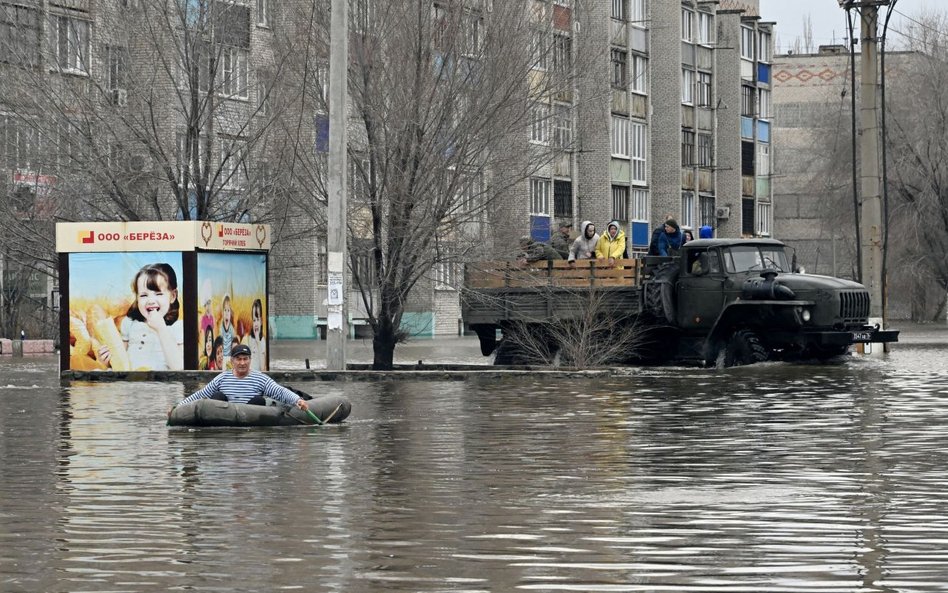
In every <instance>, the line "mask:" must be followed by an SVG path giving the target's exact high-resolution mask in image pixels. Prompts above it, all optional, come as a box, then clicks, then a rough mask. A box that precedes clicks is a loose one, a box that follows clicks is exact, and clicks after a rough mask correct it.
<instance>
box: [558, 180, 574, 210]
mask: <svg viewBox="0 0 948 593" xmlns="http://www.w3.org/2000/svg"><path fill="white" fill-rule="evenodd" d="M553 216H555V217H557V218H572V217H573V183H572V182H570V181H559V180H557V181H554V182H553Z"/></svg>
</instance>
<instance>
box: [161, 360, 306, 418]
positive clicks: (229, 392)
mask: <svg viewBox="0 0 948 593" xmlns="http://www.w3.org/2000/svg"><path fill="white" fill-rule="evenodd" d="M230 361H231V364H232V365H233V367H234V368H233V369H232V370H229V371H224V372H223V373H221V374H219V375H217V376H216V377H214V378H213V379H211V382H210V383H208V384H207V385H206V386H204V389H200V390H198V391H195V392H194V393H192V394H191V395H189V396H188V397H186V398H184V399H183V400H181V401H180V402H178V403H177V404H176V405H181V404H189V403H191V402H194V401H197V400H199V399H203V398H210V399H217V400H222V401H228V402H233V403H238V404H251V405H259V406H265V405H266V400H264V399H263V398H264V396H266V397H269V398H271V399H275V400H277V401H279V402H283V403H284V404H287V405H289V406H296V407H297V408H299V409H301V410H303V411H304V412H305V411H307V410H309V406H308V405H307V404H306V400H304V399H303V398H301V397H300V396H298V395H297V394H295V393H293V392H292V391H290V390H289V389H287V388H286V387H283V386H282V385H280V384H279V383H277V382H276V381H274V380H273V379H271V378H270V377H269V376H267V375H264V374H263V373H261V372H260V371H254V370H251V369H250V346H248V345H246V344H239V345H237V346H234V348H233V349H232V350H231V351H230ZM174 408H175V406H172V408H171V410H168V416H169V417H170V416H171V412H172V410H174Z"/></svg>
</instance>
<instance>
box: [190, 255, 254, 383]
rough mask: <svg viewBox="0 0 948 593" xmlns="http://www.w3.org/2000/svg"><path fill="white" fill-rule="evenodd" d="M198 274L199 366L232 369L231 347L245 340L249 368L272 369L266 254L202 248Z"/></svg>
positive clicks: (211, 368) (198, 262)
mask: <svg viewBox="0 0 948 593" xmlns="http://www.w3.org/2000/svg"><path fill="white" fill-rule="evenodd" d="M197 277H198V283H197V290H198V336H200V339H199V340H198V348H199V350H198V368H199V369H204V370H223V369H227V368H231V366H230V351H231V349H232V348H233V347H234V346H236V345H237V344H246V345H248V346H250V353H251V356H250V367H251V368H252V369H255V370H258V371H266V370H268V369H269V359H268V358H267V337H266V330H267V312H266V308H265V306H264V304H265V303H266V302H267V299H266V295H267V256H266V254H262V253H210V252H202V253H199V254H198V259H197Z"/></svg>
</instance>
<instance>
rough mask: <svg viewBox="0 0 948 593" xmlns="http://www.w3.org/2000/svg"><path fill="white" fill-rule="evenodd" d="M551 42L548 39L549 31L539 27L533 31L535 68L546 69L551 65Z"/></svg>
mask: <svg viewBox="0 0 948 593" xmlns="http://www.w3.org/2000/svg"><path fill="white" fill-rule="evenodd" d="M548 45H549V42H548V41H547V31H546V30H545V29H537V30H535V31H534V32H533V68H534V69H536V70H546V69H547V68H548V67H549V56H548V54H549V49H550V48H549V46H548Z"/></svg>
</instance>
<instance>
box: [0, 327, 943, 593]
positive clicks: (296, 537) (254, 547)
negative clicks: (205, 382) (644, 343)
mask: <svg viewBox="0 0 948 593" xmlns="http://www.w3.org/2000/svg"><path fill="white" fill-rule="evenodd" d="M938 335H939V339H940V340H942V341H941V342H940V343H937V344H932V343H929V341H928V340H926V339H916V340H914V341H913V340H911V339H908V338H909V336H906V338H907V339H906V340H905V341H904V342H903V344H900V345H899V346H897V347H896V348H895V349H894V350H893V352H891V353H890V354H889V355H887V356H886V357H884V358H877V359H867V358H851V359H848V360H846V361H844V362H841V363H838V364H833V365H822V366H816V365H812V366H807V365H789V364H777V363H768V364H763V365H756V366H752V367H745V368H736V369H724V370H715V369H710V370H708V369H693V368H662V369H632V370H630V371H629V373H628V376H624V377H619V378H615V377H614V378H608V379H603V378H598V379H596V378H557V377H550V376H541V375H534V376H530V377H521V378H510V379H503V380H497V379H491V380H487V379H480V380H471V381H450V382H448V381H445V382H417V381H390V382H381V383H364V382H353V383H298V384H294V385H295V386H297V387H301V388H303V389H306V390H308V391H310V392H313V393H342V394H345V395H346V396H348V397H349V398H350V399H351V400H352V403H353V412H352V415H351V416H350V417H349V419H348V420H347V421H346V422H345V423H343V424H342V425H335V426H329V427H321V428H312V427H302V426H300V427H286V428H269V429H255V430H237V429H197V430H189V429H181V428H174V429H169V428H168V427H166V426H165V422H164V420H165V412H166V410H167V409H168V407H169V406H170V405H171V404H172V403H174V402H175V401H177V400H178V399H180V398H181V397H183V396H184V395H185V394H186V393H188V392H189V391H190V390H191V389H193V388H195V387H197V385H184V384H180V383H171V384H161V383H105V384H89V383H86V384H78V383H77V384H72V385H68V386H60V384H59V380H58V377H57V375H56V370H55V360H53V359H52V358H42V359H9V358H6V359H3V360H0V453H2V458H0V591H3V592H30V593H32V592H65V591H83V592H98V593H101V592H117V591H123V592H124V591H182V590H184V591H202V592H204V591H208V592H213V591H279V590H302V591H319V592H322V591H326V592H329V591H332V592H346V593H375V592H378V593H382V592H386V593H387V592H424V593H429V592H430V593H435V592H448V591H451V592H464V593H474V592H515V591H550V592H552V591H581V592H624V591H647V592H654V591H658V592H665V591H669V592H693V591H721V592H755V593H759V592H806V591H820V592H836V591H840V592H842V591H846V592H857V591H858V592H876V591H878V592H904V591H944V590H948V471H946V468H948V447H946V445H948V369H946V367H948V364H946V362H948V340H944V339H943V338H944V337H948V332H941V333H939V334H938ZM462 342H463V344H461V343H462ZM471 342H472V343H473V346H472V347H471V350H472V352H476V341H471ZM459 344H460V345H461V346H462V347H463V348H468V347H469V346H471V344H470V343H467V342H464V341H463V340H458V344H455V346H458V345H459ZM426 348H427V350H426V351H425V352H426V354H425V356H428V360H431V361H432V362H434V361H436V360H435V359H437V358H438V356H439V352H440V354H441V355H442V356H445V357H451V356H453V355H452V354H451V353H450V352H448V350H451V348H442V347H439V346H438V345H437V344H436V343H434V342H429V343H428V345H427V346H426ZM274 352H275V353H277V352H279V348H278V347H277V348H275V349H274ZM295 356H296V355H295V354H294V355H293V358H292V359H290V358H287V359H286V360H285V362H284V363H282V365H281V366H285V367H291V366H293V365H295V364H297V363H296V362H294V360H295ZM412 356H415V354H412Z"/></svg>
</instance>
